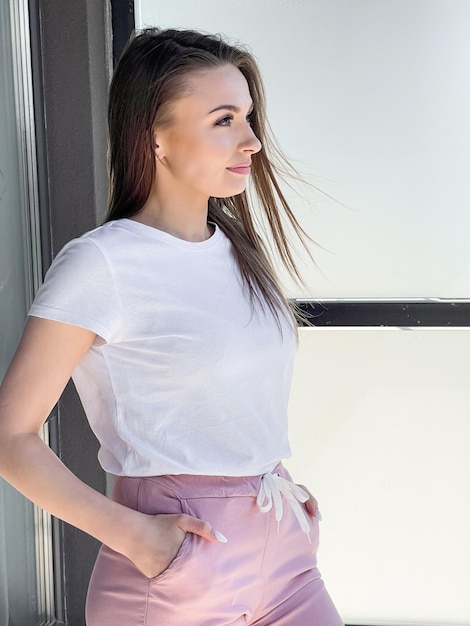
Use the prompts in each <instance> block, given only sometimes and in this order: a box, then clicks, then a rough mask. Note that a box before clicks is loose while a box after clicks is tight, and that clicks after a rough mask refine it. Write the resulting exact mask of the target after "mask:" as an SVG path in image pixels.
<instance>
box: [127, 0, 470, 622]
mask: <svg viewBox="0 0 470 626" xmlns="http://www.w3.org/2000/svg"><path fill="white" fill-rule="evenodd" d="M136 4H138V6H137V10H138V11H137V13H138V15H137V18H138V23H139V25H141V26H143V25H158V26H175V27H190V28H197V29H200V30H205V31H208V32H223V33H225V34H226V35H228V36H229V37H231V38H234V39H239V40H241V41H242V42H244V43H246V44H248V45H249V46H250V47H251V49H252V50H253V52H254V53H255V55H256V56H257V57H258V59H259V62H260V65H261V67H262V70H263V74H264V76H265V78H266V83H267V92H268V98H269V114H270V119H271V122H272V126H273V127H274V130H275V132H276V134H277V136H278V138H279V139H280V141H281V143H282V145H283V147H284V148H285V151H286V152H287V154H288V155H289V156H290V157H291V158H292V159H293V161H294V163H295V164H296V165H297V166H298V168H299V169H300V170H301V171H302V172H305V173H307V175H308V177H309V180H310V181H311V182H312V183H313V184H315V185H317V186H319V187H321V189H323V190H324V191H325V192H327V193H329V194H331V195H333V196H334V197H335V198H336V199H337V200H338V201H339V202H333V201H331V200H328V199H327V198H326V197H325V196H322V195H321V194H319V193H315V192H313V191H312V192H308V193H307V198H306V200H305V201H302V200H300V199H298V198H296V197H295V196H294V197H293V202H294V204H295V207H296V211H297V213H298V214H299V215H300V216H301V217H302V218H303V220H304V224H305V225H306V227H307V230H309V232H310V233H311V234H312V236H313V237H314V238H315V239H316V240H317V241H318V242H319V243H320V244H321V245H323V246H324V247H326V248H327V249H328V250H329V252H325V251H324V250H322V249H320V248H313V253H314V256H315V258H316V260H317V261H318V263H319V265H320V271H319V270H317V269H315V268H314V267H313V266H312V265H311V264H309V265H306V266H305V272H306V275H307V279H308V282H309V290H308V293H309V295H310V296H311V297H313V298H361V297H363V298H380V297H383V298H386V297H397V298H429V297H436V298H468V297H469V296H470V290H469V279H468V275H469V269H470V247H469V246H468V242H467V240H468V232H469V227H470V217H469V215H470V211H469V201H470V185H469V183H468V180H469V176H468V172H469V171H470V167H469V166H470V121H469V119H470V118H469V115H468V111H469V110H470V38H469V36H468V33H469V32H470V2H468V0H450V1H447V0H355V1H354V2H352V1H351V0H231V1H230V2H228V1H227V0H217V1H215V0H199V1H198V2H193V1H192V0H172V2H168V3H160V2H158V3H157V2H155V1H154V0H140V2H138V3H136ZM340 202H341V203H343V204H344V205H347V208H346V207H345V206H342V205H341V204H340ZM290 293H291V295H301V294H300V292H299V291H298V289H297V288H295V287H292V286H291V287H290ZM469 326H470V322H469ZM469 354H470V333H469V330H468V329H464V330H454V331H449V330H436V329H429V330H419V331H409V330H398V329H390V330H384V329H364V328H363V329H360V330H359V329H355V330H352V329H332V328H323V329H319V328H318V329H303V330H301V339H300V346H299V352H298V357H297V362H296V370H295V376H294V383H293V393H292V401H291V406H290V420H291V440H292V445H293V451H294V456H293V459H292V460H291V461H290V462H289V467H290V468H291V470H292V471H293V472H294V474H295V476H296V477H297V478H298V479H299V481H300V482H305V483H308V484H309V485H310V486H311V487H312V489H313V490H314V491H315V492H316V494H317V495H318V498H319V500H320V504H321V509H322V513H323V517H324V522H323V524H322V536H323V540H322V547H321V552H320V567H321V570H322V572H323V574H324V576H325V579H326V581H327V584H328V587H329V588H330V590H331V593H332V595H333V597H334V599H335V601H336V603H337V604H338V607H339V609H340V611H341V613H342V615H343V618H344V619H345V620H346V621H347V623H349V624H354V623H356V624H394V625H400V626H402V625H404V624H415V625H418V624H427V625H431V624H432V625H438V624H439V625H446V626H451V625H452V626H455V625H462V626H469V624H470V593H469V591H468V590H469V589H470V565H469V563H470V541H469V533H468V520H469V518H470V504H469V500H470V499H469V497H468V493H469V487H468V485H469V484H470V462H469V460H468V453H467V450H468V449H469V448H470V409H469V407H470V392H469V385H468V372H469V371H470V370H469V366H470V356H469Z"/></svg>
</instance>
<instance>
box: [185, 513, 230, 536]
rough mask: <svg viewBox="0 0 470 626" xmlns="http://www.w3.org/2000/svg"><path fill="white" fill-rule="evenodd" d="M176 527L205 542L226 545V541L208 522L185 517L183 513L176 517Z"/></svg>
mask: <svg viewBox="0 0 470 626" xmlns="http://www.w3.org/2000/svg"><path fill="white" fill-rule="evenodd" d="M177 525H178V527H179V528H181V530H184V532H187V533H193V534H195V535H199V536H200V537H203V538H204V539H207V541H219V542H220V543H227V541H228V539H227V537H225V536H224V535H223V534H222V533H221V532H219V531H218V530H215V528H213V527H212V526H211V525H210V524H209V522H206V521H204V520H201V519H198V518H197V517H192V516H191V515H186V514H185V513H183V514H181V515H179V516H178V523H177Z"/></svg>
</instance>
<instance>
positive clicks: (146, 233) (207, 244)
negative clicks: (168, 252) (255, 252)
mask: <svg viewBox="0 0 470 626" xmlns="http://www.w3.org/2000/svg"><path fill="white" fill-rule="evenodd" d="M114 223H115V224H116V225H117V226H121V227H123V228H125V229H126V230H128V231H131V232H133V233H135V234H137V235H140V236H143V237H151V238H153V239H156V240H158V241H163V242H166V243H169V244H171V245H174V246H178V247H180V248H186V249H193V250H206V249H207V248H212V246H214V245H216V244H217V243H218V242H219V241H220V239H221V238H222V231H221V230H220V228H219V227H218V226H217V224H214V223H213V222H209V223H210V224H211V225H212V226H214V232H213V233H212V235H211V236H210V237H209V238H208V239H205V240H204V241H187V240H186V239H180V238H179V237H176V236H175V235H171V234H170V233H167V232H166V231H164V230H159V229H158V228H155V227H154V226H148V225H147V224H142V222H136V221H135V220H131V219H129V218H127V217H123V218H121V219H118V220H116V221H115V222H114Z"/></svg>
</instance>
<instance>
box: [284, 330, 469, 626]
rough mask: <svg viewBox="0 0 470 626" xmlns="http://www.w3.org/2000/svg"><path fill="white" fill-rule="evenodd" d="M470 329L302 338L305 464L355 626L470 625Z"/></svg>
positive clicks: (298, 398) (299, 451)
mask: <svg viewBox="0 0 470 626" xmlns="http://www.w3.org/2000/svg"><path fill="white" fill-rule="evenodd" d="M469 371H470V330H469V329H463V330H447V329H446V330H437V329H426V330H424V329H423V330H415V331H410V330H400V329H384V328H378V329H370V328H365V329H351V328H343V329H339V328H338V329H333V328H328V329H326V328H315V329H312V328H310V329H301V330H300V344H299V350H298V354H297V360H296V365H295V375H294V385H293V390H292V396H291V403H290V415H289V417H290V426H291V429H290V438H291V443H292V449H293V457H292V459H291V460H290V462H289V463H288V464H287V465H288V467H289V469H290V471H291V472H292V473H293V475H294V476H295V477H297V478H298V480H299V481H302V482H304V483H305V484H308V485H309V487H310V489H311V490H312V491H313V492H314V493H315V495H316V496H317V499H318V500H319V503H320V510H321V512H322V516H323V524H322V529H321V531H322V540H321V547H320V560H319V562H320V569H321V571H322V574H323V575H324V577H325V580H326V581H327V584H328V586H329V588H330V592H331V594H332V596H333V597H334V599H335V602H336V603H337V605H338V609H339V610H340V612H341V614H342V617H343V618H344V619H345V620H346V623H347V624H361V625H365V624H390V625H393V626H397V625H399V624H415V625H416V626H418V625H440V626H443V625H446V626H450V625H460V626H461V625H464V624H470V594H469V589H470V565H469V559H468V555H469V554H470V535H469V532H468V520H469V518H470V499H469V498H468V490H469V487H468V486H469V485H470V456H469V454H468V451H469V449H470V388H469V385H468V372H469Z"/></svg>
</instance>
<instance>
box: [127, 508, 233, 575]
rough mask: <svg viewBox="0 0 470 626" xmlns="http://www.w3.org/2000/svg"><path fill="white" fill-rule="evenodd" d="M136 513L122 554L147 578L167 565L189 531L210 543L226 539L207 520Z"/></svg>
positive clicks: (163, 569) (186, 516)
mask: <svg viewBox="0 0 470 626" xmlns="http://www.w3.org/2000/svg"><path fill="white" fill-rule="evenodd" d="M137 515H138V516H139V517H138V518H137V519H136V525H135V528H134V529H133V532H131V535H132V537H131V541H130V544H129V547H127V548H126V549H124V550H123V554H125V556H127V558H129V559H130V560H131V561H132V562H133V563H134V565H135V566H136V567H137V569H139V570H140V571H141V572H142V573H143V574H144V575H145V576H146V577H147V578H154V577H155V576H158V575H159V574H161V573H162V572H164V571H165V570H166V569H167V568H168V567H169V565H170V563H171V562H172V561H173V560H174V558H175V557H176V555H177V554H178V551H179V549H180V548H181V545H182V543H183V541H184V537H185V535H186V533H188V532H189V533H193V534H195V535H199V536H200V537H203V538H204V539H206V540H207V541H210V542H214V541H221V542H222V543H225V541H226V539H225V537H223V535H221V534H220V533H218V532H217V531H215V530H214V529H213V528H212V526H211V525H210V524H209V523H208V522H205V521H203V520H200V519H197V518H195V517H191V516H190V515H186V514H184V513H180V514H161V515H147V514H145V513H137Z"/></svg>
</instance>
